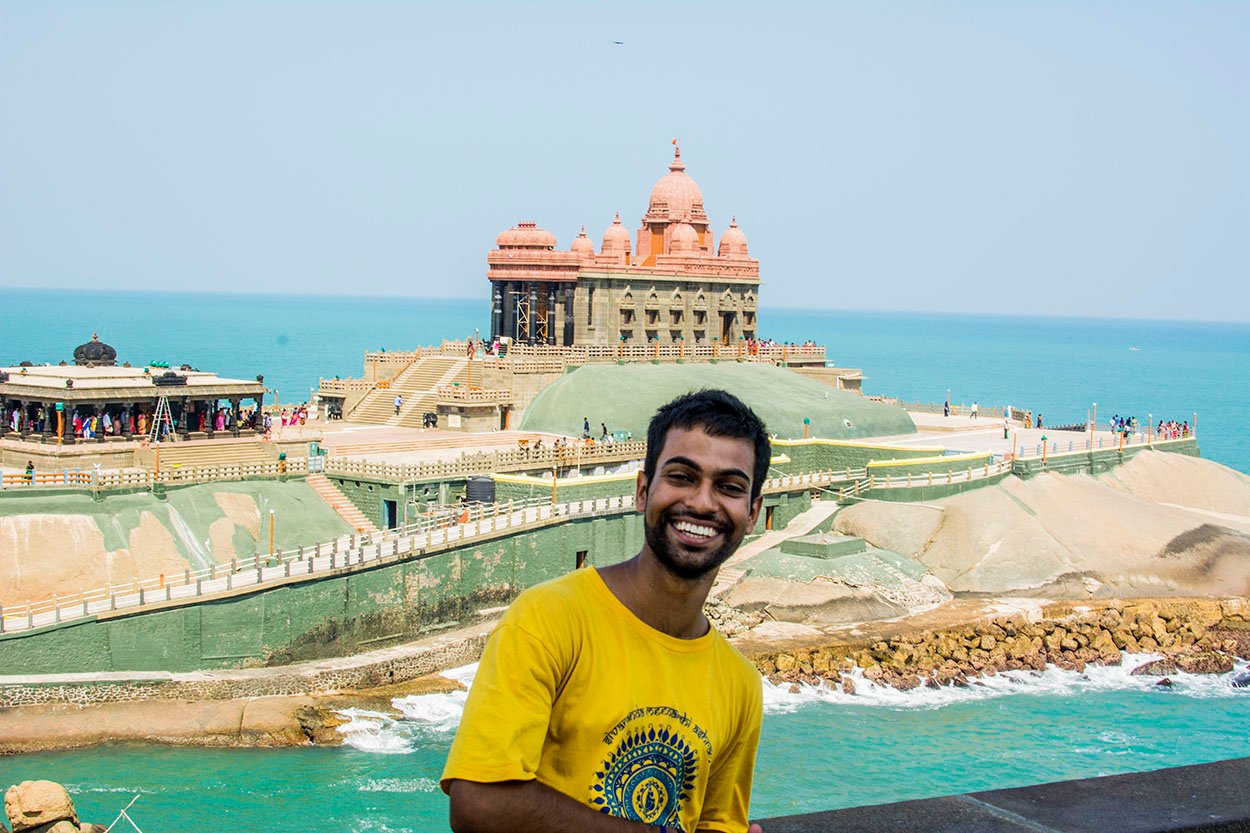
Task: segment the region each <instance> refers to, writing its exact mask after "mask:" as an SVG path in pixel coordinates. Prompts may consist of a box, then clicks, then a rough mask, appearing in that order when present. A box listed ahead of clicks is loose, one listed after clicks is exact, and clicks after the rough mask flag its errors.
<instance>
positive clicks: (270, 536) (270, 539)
mask: <svg viewBox="0 0 1250 833" xmlns="http://www.w3.org/2000/svg"><path fill="white" fill-rule="evenodd" d="M273 522H274V514H273V510H272V509H270V510H269V557H270V558H273Z"/></svg>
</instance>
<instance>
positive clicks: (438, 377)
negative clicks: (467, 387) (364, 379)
mask: <svg viewBox="0 0 1250 833" xmlns="http://www.w3.org/2000/svg"><path fill="white" fill-rule="evenodd" d="M468 365H469V360H468V359H467V358H454V357H450V356H427V357H425V358H422V359H417V360H416V361H415V362H413V363H412V364H410V365H409V366H408V367H407V368H405V369H404V370H403V371H401V372H400V374H399V375H398V376H396V377H395V378H394V379H392V380H391V384H390V387H386V388H374V389H373V390H371V391H370V392H369V393H367V394H366V395H365V397H364V398H363V399H361V400H360V403H359V404H358V405H356V407H355V408H353V409H352V411H351V413H349V414H347V415H346V416H347V419H348V420H349V421H351V422H363V423H367V424H371V425H403V426H407V427H410V428H420V427H421V418H422V416H423V415H424V414H425V413H426V412H427V411H433V410H435V407H434V406H435V402H436V399H435V391H437V390H438V389H439V388H442V387H447V386H449V385H451V384H452V383H453V382H459V383H460V384H462V385H463V384H466V382H467V368H468ZM396 394H398V395H399V396H401V397H402V398H403V405H402V406H401V408H400V412H399V414H398V415H396V414H395V396H396Z"/></svg>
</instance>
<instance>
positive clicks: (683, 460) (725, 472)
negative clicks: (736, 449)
mask: <svg viewBox="0 0 1250 833" xmlns="http://www.w3.org/2000/svg"><path fill="white" fill-rule="evenodd" d="M670 465H678V466H685V467H686V468H688V469H694V470H695V471H703V467H702V466H700V465H699V464H698V463H696V462H695V461H694V460H691V459H690V458H689V457H682V456H681V455H680V454H679V455H677V456H675V457H669V458H668V459H667V460H664V461H663V462H662V463H660V465H659V468H666V467H667V466H670ZM713 474H716V475H718V476H721V477H725V476H729V477H741V478H742V479H743V480H745V481H747V482H748V483H750V482H751V475H749V474H747V473H746V472H745V471H743V470H742V469H736V468H727V469H717V470H716V471H714V472H713Z"/></svg>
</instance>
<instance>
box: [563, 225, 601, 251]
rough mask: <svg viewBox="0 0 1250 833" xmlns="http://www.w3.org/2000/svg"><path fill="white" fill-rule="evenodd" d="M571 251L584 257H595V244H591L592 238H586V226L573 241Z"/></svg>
mask: <svg viewBox="0 0 1250 833" xmlns="http://www.w3.org/2000/svg"><path fill="white" fill-rule="evenodd" d="M569 251H570V252H577V253H578V254H582V255H593V254H594V253H595V244H594V243H592V242H590V238H589V237H587V236H586V227H585V226H582V230H581V232H580V233H579V234H578V235H577V237H575V238H574V239H573V245H571V246H569Z"/></svg>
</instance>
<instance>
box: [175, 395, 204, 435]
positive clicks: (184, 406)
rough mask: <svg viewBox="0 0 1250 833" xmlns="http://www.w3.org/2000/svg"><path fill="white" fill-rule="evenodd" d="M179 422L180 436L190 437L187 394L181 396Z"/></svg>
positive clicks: (189, 410) (188, 399)
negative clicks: (180, 426)
mask: <svg viewBox="0 0 1250 833" xmlns="http://www.w3.org/2000/svg"><path fill="white" fill-rule="evenodd" d="M179 422H180V423H181V425H182V438H183V439H184V440H189V439H191V397H189V396H184V397H182V417H181V418H180V420H179ZM196 427H197V428H198V427H199V426H198V425H197V426H196Z"/></svg>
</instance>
